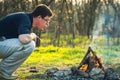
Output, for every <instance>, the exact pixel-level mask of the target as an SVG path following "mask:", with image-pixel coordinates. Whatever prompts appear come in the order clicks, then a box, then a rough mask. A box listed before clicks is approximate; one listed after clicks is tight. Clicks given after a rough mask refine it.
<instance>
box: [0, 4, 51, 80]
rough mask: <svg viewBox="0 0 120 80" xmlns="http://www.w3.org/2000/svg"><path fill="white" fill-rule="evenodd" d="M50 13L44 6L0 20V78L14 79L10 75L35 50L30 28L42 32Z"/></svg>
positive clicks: (33, 35)
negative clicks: (35, 28)
mask: <svg viewBox="0 0 120 80" xmlns="http://www.w3.org/2000/svg"><path fill="white" fill-rule="evenodd" d="M52 15H53V14H52V11H51V9H50V8H48V7H47V6H46V5H44V4H40V5H38V6H37V7H36V8H35V10H33V12H31V13H25V12H18V13H12V14H9V15H7V16H6V17H4V18H2V19H1V20H0V59H2V60H1V62H0V78H2V80H4V79H5V80H6V79H7V80H11V79H16V78H17V77H16V76H12V73H13V72H14V71H15V70H16V69H17V68H18V67H19V66H20V65H21V64H22V63H23V62H24V61H25V60H26V59H27V57H28V56H29V55H30V54H31V53H32V52H33V50H34V48H35V42H34V39H35V38H36V34H35V33H31V28H32V27H33V28H34V27H37V28H38V29H40V30H43V29H44V28H46V27H47V26H48V25H49V21H50V19H51V17H52ZM0 80H1V79H0Z"/></svg>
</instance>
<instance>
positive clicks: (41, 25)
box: [36, 16, 51, 30]
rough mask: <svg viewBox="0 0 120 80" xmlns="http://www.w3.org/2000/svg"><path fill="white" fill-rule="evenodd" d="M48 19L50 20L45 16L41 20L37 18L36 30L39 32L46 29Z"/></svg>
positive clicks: (39, 17)
mask: <svg viewBox="0 0 120 80" xmlns="http://www.w3.org/2000/svg"><path fill="white" fill-rule="evenodd" d="M50 19H51V17H49V16H46V17H44V18H42V17H41V16H38V17H37V18H36V26H37V28H38V29H40V30H43V29H45V28H46V27H48V26H49V22H50Z"/></svg>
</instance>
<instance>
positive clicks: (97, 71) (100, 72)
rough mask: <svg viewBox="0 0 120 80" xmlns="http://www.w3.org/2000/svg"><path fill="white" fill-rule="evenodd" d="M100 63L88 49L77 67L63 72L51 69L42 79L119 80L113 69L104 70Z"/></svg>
mask: <svg viewBox="0 0 120 80" xmlns="http://www.w3.org/2000/svg"><path fill="white" fill-rule="evenodd" d="M102 62H103V60H102V58H100V57H98V56H97V55H96V53H95V52H94V51H93V50H92V48H91V47H89V48H88V50H87V52H86V54H85V56H84V57H83V59H82V61H81V62H80V64H79V65H78V66H73V67H72V68H71V69H65V70H59V69H58V68H51V69H48V70H46V72H45V73H44V77H45V79H48V80H120V77H119V75H118V74H117V73H116V72H115V71H114V69H112V68H107V69H105V68H104V66H103V65H102Z"/></svg>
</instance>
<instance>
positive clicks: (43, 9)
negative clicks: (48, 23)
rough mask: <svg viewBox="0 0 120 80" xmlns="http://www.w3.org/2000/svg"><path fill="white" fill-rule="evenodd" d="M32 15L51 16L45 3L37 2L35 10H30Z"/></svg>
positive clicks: (50, 11)
mask: <svg viewBox="0 0 120 80" xmlns="http://www.w3.org/2000/svg"><path fill="white" fill-rule="evenodd" d="M32 15H33V17H37V16H39V15H40V16H41V17H42V18H44V17H46V16H50V17H51V16H53V13H52V10H51V9H50V8H49V7H48V6H47V5H45V4H39V5H38V6H37V7H36V8H35V10H33V12H32Z"/></svg>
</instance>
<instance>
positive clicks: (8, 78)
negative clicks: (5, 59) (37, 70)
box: [0, 74, 17, 80]
mask: <svg viewBox="0 0 120 80" xmlns="http://www.w3.org/2000/svg"><path fill="white" fill-rule="evenodd" d="M1 79H3V80H15V79H17V76H5V75H2V74H0V80H1Z"/></svg>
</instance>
